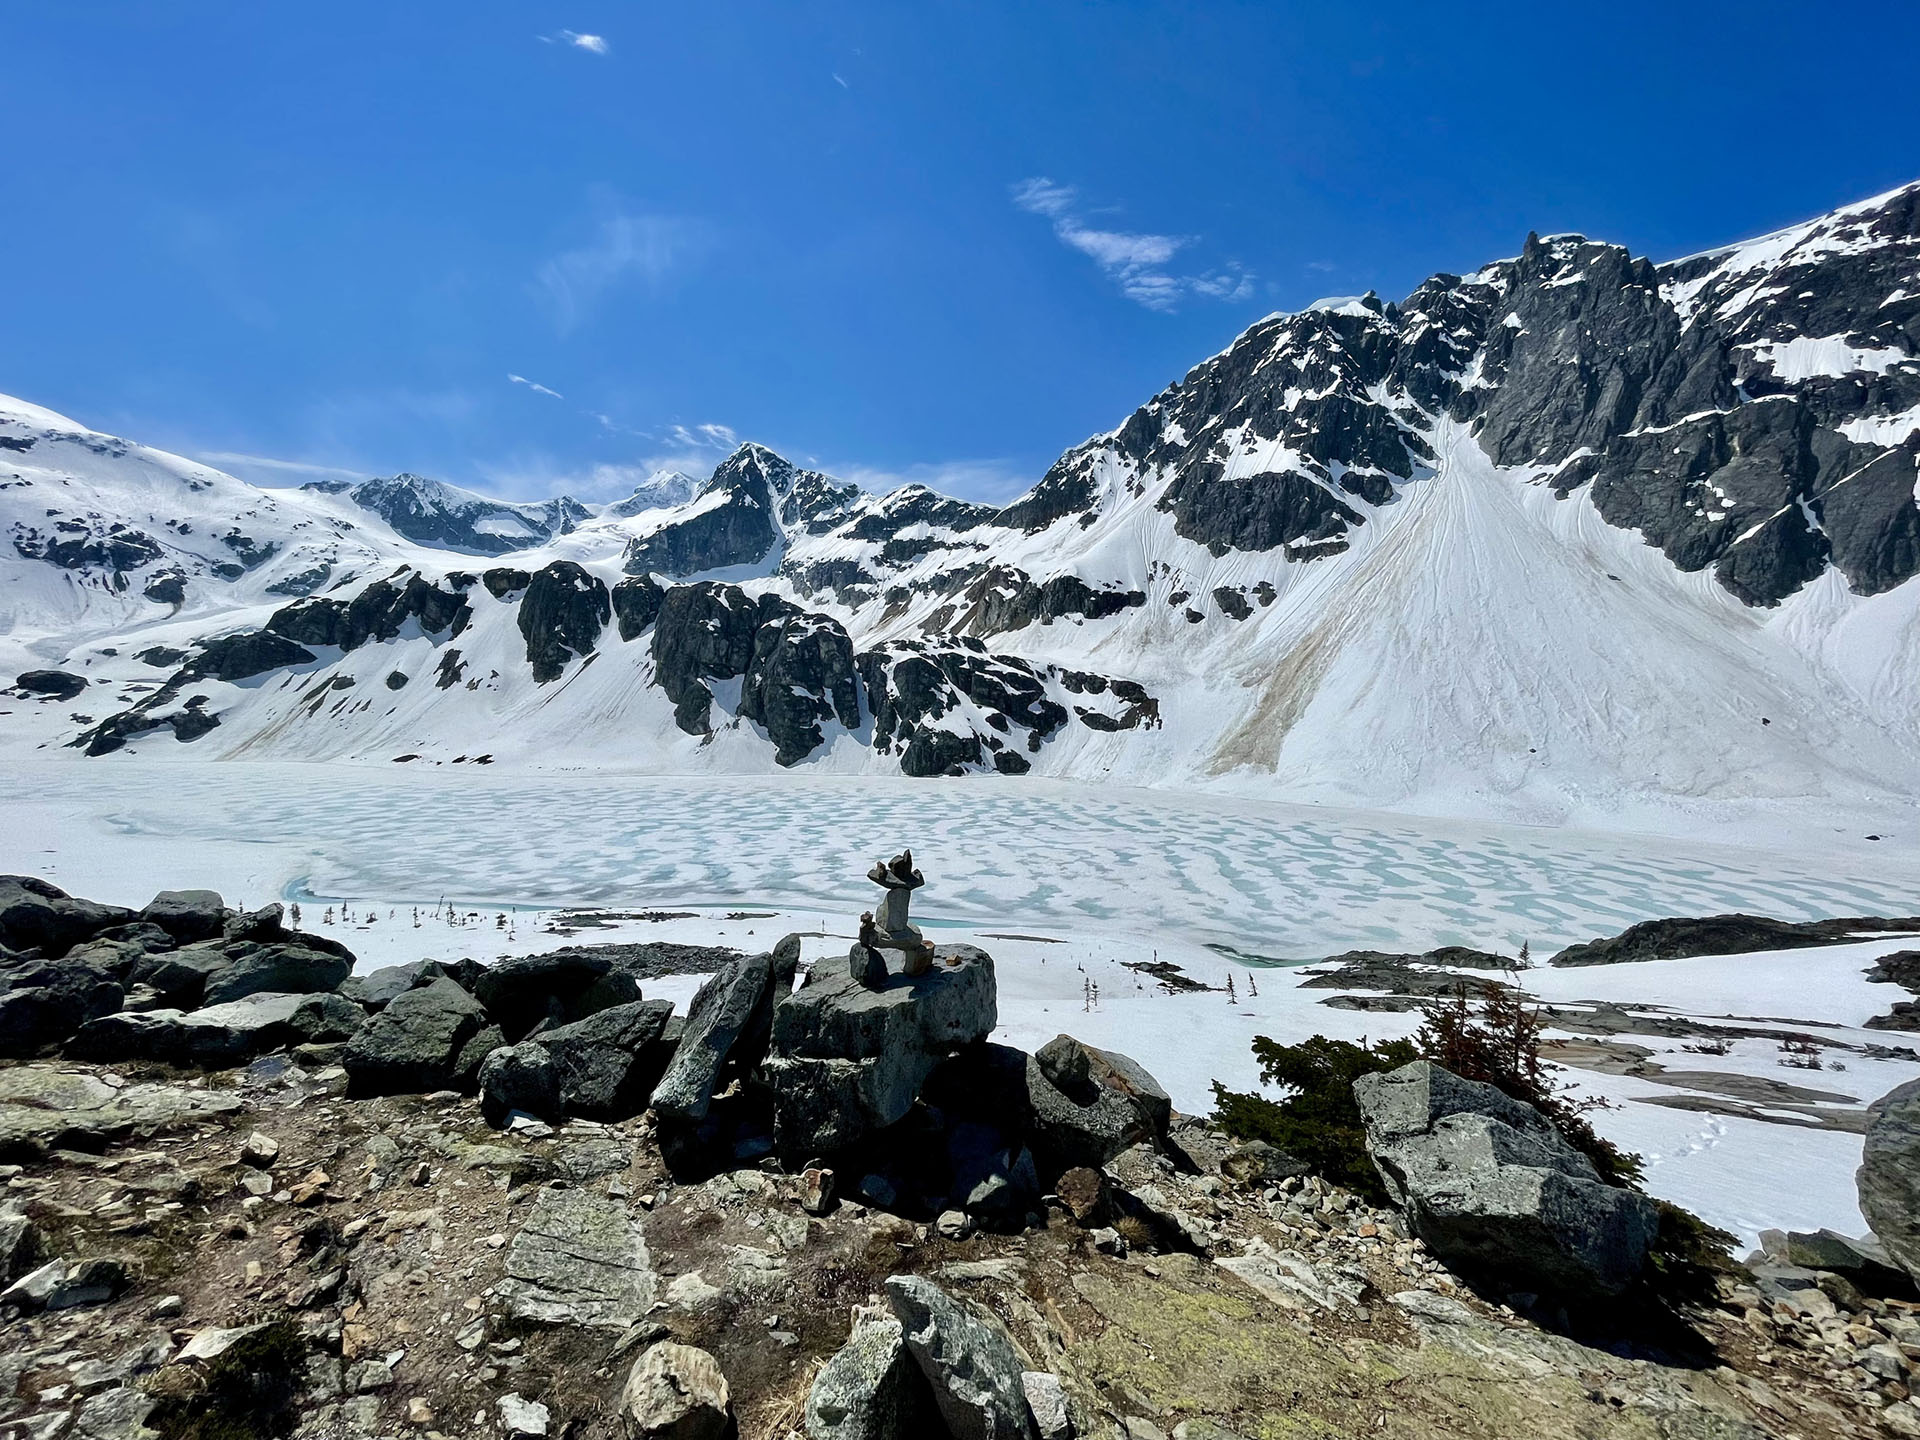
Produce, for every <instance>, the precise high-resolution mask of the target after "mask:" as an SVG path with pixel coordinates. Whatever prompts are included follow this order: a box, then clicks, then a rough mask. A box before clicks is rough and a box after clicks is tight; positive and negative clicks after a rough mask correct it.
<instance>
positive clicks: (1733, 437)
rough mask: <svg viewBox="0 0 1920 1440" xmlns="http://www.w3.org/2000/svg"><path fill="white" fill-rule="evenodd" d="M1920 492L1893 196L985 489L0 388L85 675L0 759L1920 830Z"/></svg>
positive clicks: (1415, 334)
mask: <svg viewBox="0 0 1920 1440" xmlns="http://www.w3.org/2000/svg"><path fill="white" fill-rule="evenodd" d="M1917 476H1920V185H1913V186H1907V187H1905V188H1903V189H1900V190H1897V191H1894V192H1892V193H1891V194H1888V195H1883V196H1880V197H1877V198H1875V199H1873V200H1869V201H1865V202H1862V203H1860V204H1857V205H1851V206H1847V207H1845V208H1843V209H1841V210H1837V211H1835V212H1833V213H1832V214H1830V215H1826V216H1822V217H1820V218H1819V219H1817V220H1813V221H1810V222H1808V223H1806V224H1804V225H1799V226H1795V227H1793V228H1791V229H1788V230H1784V231H1781V232H1779V233H1777V234H1774V235H1769V236H1765V237H1763V238H1761V239H1758V240H1754V241H1750V242H1747V243H1744V244H1740V245H1735V246H1731V247H1728V248H1726V249H1724V250H1718V251H1714V252H1712V253H1709V254H1705V255H1699V256H1694V257H1691V258H1689V259H1685V260H1680V261H1675V262H1672V263H1669V264H1654V263H1651V262H1649V261H1647V260H1644V259H1639V258H1636V257H1634V256H1632V255H1630V254H1629V253H1628V252H1627V251H1626V250H1625V249H1623V248H1621V247H1619V246H1616V245H1608V244H1604V243H1601V242H1597V241H1591V240H1587V239H1584V238H1582V237H1580V236H1572V235H1562V236H1550V237H1547V238H1545V239H1542V238H1540V237H1538V236H1528V237H1527V240H1526V243H1525V245H1524V246H1523V247H1522V249H1521V251H1520V253H1519V255H1518V256H1516V257H1514V258H1512V259H1507V260H1500V261H1496V262H1494V263H1492V264H1489V265H1487V266H1485V267H1484V268H1482V269H1481V270H1479V271H1476V272H1475V273H1473V274H1471V275H1467V276H1455V275H1436V276H1435V277H1433V278H1432V279H1431V280H1429V281H1427V282H1426V283H1425V284H1423V285H1422V286H1420V287H1419V288H1418V289H1417V290H1415V291H1414V292H1413V294H1412V295H1410V296H1408V297H1407V298H1406V299H1405V300H1403V301H1401V302H1399V303H1397V304H1395V303H1388V302H1385V301H1382V300H1381V299H1379V298H1378V297H1376V296H1374V295H1371V294H1369V295H1365V296H1360V297H1357V298H1353V299H1346V300H1339V301H1326V302H1322V303H1320V304H1318V305H1316V306H1313V307H1312V308H1310V309H1308V310H1305V311H1302V312H1300V313H1297V314H1290V315H1275V316H1272V317H1269V318H1268V319H1265V320H1262V321H1261V322H1259V323H1258V324H1256V325H1254V326H1253V327H1252V328H1250V329H1249V330H1247V331H1246V332H1245V333H1244V334H1243V335H1241V336H1240V337H1239V338H1238V339H1237V340H1235V341H1234V343H1233V344H1232V345H1231V346H1229V347H1228V348H1227V349H1226V350H1225V351H1223V352H1221V353H1220V354H1219V355H1216V356H1214V357H1213V358H1211V359H1209V360H1206V361H1204V362H1202V363H1201V364H1200V365H1198V366H1196V367H1195V368H1194V369H1193V370H1192V371H1190V372H1189V373H1188V374H1187V375H1186V377H1185V378H1184V379H1182V380H1180V381H1179V382H1177V383H1175V384H1173V385H1170V386H1168V387H1167V388H1166V389H1165V390H1163V391H1162V392H1161V393H1160V394H1159V395H1156V396H1154V397H1153V398H1152V399H1151V400H1149V401H1148V402H1147V403H1146V404H1145V405H1143V406H1141V407H1140V408H1139V409H1138V410H1136V411H1134V412H1133V413H1132V414H1131V415H1130V416H1128V417H1127V419H1126V420H1125V421H1124V422H1123V423H1122V424H1121V425H1120V426H1119V427H1118V428H1117V429H1115V430H1113V431H1111V432H1110V433H1108V434H1105V435H1100V436H1096V437H1094V438H1093V439H1091V440H1088V441H1086V442H1085V443H1083V444H1081V445H1078V446H1076V447H1074V448H1073V449H1071V450H1069V451H1068V452H1067V453H1066V454H1065V455H1063V456H1062V457H1061V458H1060V459H1059V460H1058V461H1057V462H1056V463H1055V464H1054V465H1053V467H1052V468H1051V469H1049V470H1048V471H1047V473H1046V475H1045V476H1044V477H1042V478H1041V480H1040V481H1039V483H1038V484H1036V485H1035V486H1034V487H1033V488H1032V489H1031V490H1029V491H1028V492H1027V493H1026V494H1025V495H1023V496H1021V497H1020V498H1019V499H1017V500H1015V501H1014V502H1013V503H1012V504H1010V505H1006V506H1000V507H993V506H984V505H978V504H974V503H970V502H967V501H964V500H957V499H952V498H949V497H946V496H942V495H939V494H936V493H935V492H933V491H931V490H928V489H926V488H924V487H921V486H908V487H905V488H903V489H899V490H895V491H893V492H891V493H888V494H885V495H874V494H869V493H867V492H865V491H862V490H861V489H859V488H858V487H856V486H853V485H848V484H845V483H842V482H840V481H838V480H835V479H834V478H833V477H831V476H828V475H823V474H820V473H818V472H816V471H811V470H806V469H802V468H799V467H796V466H794V465H792V464H790V463H789V462H788V461H786V460H784V459H783V458H782V457H780V456H779V455H777V454H775V453H774V452H773V451H771V450H768V449H766V448H765V447H763V446H759V445H751V444H749V445H743V446H742V447H740V449H739V450H738V451H736V452H735V453H734V454H733V455H731V456H730V457H728V458H727V459H726V460H725V461H724V462H723V463H722V464H721V465H720V466H719V467H718V468H716V469H715V470H714V472H713V473H712V474H711V475H710V476H708V477H707V478H706V479H705V480H704V481H700V482H698V483H696V482H695V481H693V480H691V479H689V478H688V477H686V476H683V475H679V474H675V473H662V474H659V475H655V476H653V477H651V478H650V479H649V480H648V481H647V482H646V483H645V484H643V485H642V486H640V487H639V488H638V489H637V490H636V491H635V493H634V495H633V496H632V497H630V498H629V499H627V500H625V501H621V502H618V503H616V504H612V505H607V506H603V507H598V508H595V507H590V506H586V505H582V504H580V503H578V502H576V501H574V500H572V499H569V498H566V497H561V498H559V499H555V500H550V501H546V502H542V503H538V504H509V503H506V502H502V501H498V500H492V499H489V498H486V497H484V496H480V495H475V494H472V493H470V492H467V491H462V490H458V489H456V488H454V487H452V486H448V485H443V484H439V483H437V482H435V481H431V480H424V479H421V478H420V477H418V476H413V475H398V476H395V477H393V478H391V479H385V480H369V481H365V482H362V483H358V484H344V485H343V484H335V483H331V482H330V483H327V484H322V485H315V486H308V487H306V488H304V489H302V490H294V491H280V490H263V489H259V488H256V487H254V486H251V485H248V484H245V483H243V482H241V481H239V480H236V479H234V478H232V477H230V476H227V475H224V474H222V473H220V472H218V471H214V470H211V469H209V468H207V467H205V466H202V465H197V464H194V463H192V462H190V461H186V460H182V459H179V458H177V457H174V456H170V455H165V454H163V453H160V452H157V451H152V450H148V449H146V448H144V447H141V446H138V445H134V444H131V443H129V442H126V441H122V440H118V439H114V438H111V437H109V436H105V435H100V434H96V433H95V432H93V431H90V430H87V429H86V428H84V427H83V426H80V425H78V424H75V423H74V422H72V421H70V420H66V419H64V418H62V417H60V416H58V415H54V414H52V413H50V412H48V411H44V410H40V409H37V408H36V407H33V406H31V405H27V404H24V403H21V402H13V401H8V402H0V525H3V526H4V527H5V530H6V537H7V540H8V541H9V542H10V544H9V545H8V547H7V550H6V552H5V556H4V560H0V608H4V610H5V611H6V613H7V614H8V615H9V616H10V617H11V619H10V623H9V625H8V627H7V628H6V630H5V632H4V633H3V634H0V660H8V661H11V663H12V665H13V668H14V670H17V671H26V670H33V669H60V670H65V671H67V672H70V673H71V674H73V675H77V676H79V677H82V678H84V679H85V680H87V681H88V682H89V684H88V686H87V687H86V689H85V690H84V691H83V692H82V693H81V694H80V695H79V696H78V697H77V698H75V699H71V700H55V699H42V700H31V699H29V698H27V697H29V696H31V695H34V694H43V693H44V694H50V693H51V692H45V691H32V690H26V691H21V692H19V693H18V695H17V696H16V698H15V701H14V702H13V703H12V704H11V705H10V706H9V709H10V713H9V714H7V715H5V716H0V744H9V743H11V744H41V745H46V746H49V747H54V746H72V747H75V748H76V749H77V750H78V751H79V752H81V753H84V754H91V755H108V754H113V755H119V756H122V757H124V755H125V754H126V753H127V752H136V753H140V754H149V755H150V754H158V753H167V752H168V751H169V750H170V748H171V747H174V746H176V744H177V742H179V741H188V740H190V741H191V742H192V743H193V746H194V751H193V752H192V753H195V754H214V755H221V756H233V757H239V756H281V757H308V758H320V757H353V758H357V759H362V760H369V761H372V760H379V761H391V760H395V759H400V758H402V757H413V758H410V759H408V760H407V761H406V763H410V764H418V763H451V762H453V761H456V760H469V761H470V760H472V759H474V758H475V757H479V756H486V757H488V758H491V759H497V760H502V761H505V760H522V761H533V760H550V761H554V762H556V763H568V764H581V763H585V764H616V765H623V766H631V767H638V768H643V769H655V770H662V771H679V770H688V769H701V768H717V769H725V770H732V771H752V770H754V769H757V768H760V767H771V766H775V765H799V764H805V765H811V766H815V767H819V768H822V769H827V770H833V771H856V772H864V771H871V770H904V771H906V772H907V773H909V774H915V775H927V774H944V773H949V772H960V773H964V772H970V771H985V772H997V773H1000V774H1005V775H1018V774H1025V773H1028V772H1029V771H1032V772H1035V773H1041V774H1051V775H1059V776H1067V777H1076V778H1114V779H1120V780H1125V781H1128V782H1132V783H1161V782H1179V783H1192V782H1199V781H1205V780H1213V779H1218V780H1222V781H1224V782H1226V783H1229V784H1232V785H1235V786H1239V787H1242V788H1252V789H1256V790H1259V791H1262V792H1264V793H1276V794H1278V793H1284V794H1288V795H1292V796H1297V797H1302V798H1318V799H1326V800H1330V801H1331V800H1338V801H1341V802H1344V803H1367V804H1382V805H1406V806H1423V807H1429V808H1439V809H1443V810H1446V811H1450V812H1459V811H1471V812H1476V813H1477V812H1483V811H1498V812H1501V813H1506V814H1511V815H1517V816H1522V817H1527V818H1541V819H1549V818H1567V817H1570V816H1573V817H1577V816H1582V815H1603V814H1606V813H1609V812H1612V811H1615V810H1617V809H1619V808H1621V807H1625V806H1631V805H1635V804H1641V803H1663V804H1664V803H1669V802H1690V801H1695V800H1709V801H1721V800H1731V801H1744V800H1750V799H1761V800H1764V799H1795V798H1804V799H1822V798H1825V799H1835V800H1843V799H1844V800H1849V801H1852V800H1860V799H1863V798H1864V799H1867V800H1869V801H1872V800H1874V799H1876V798H1889V797H1898V798H1899V799H1901V801H1902V802H1903V803H1912V802H1913V800H1914V799H1915V797H1916V796H1920V728H1917V727H1916V721H1920V586H1917V585H1915V584H1914V583H1913V580H1914V576H1915V575H1916V573H1917V572H1920V504H1916V477H1917ZM49 683H51V682H49Z"/></svg>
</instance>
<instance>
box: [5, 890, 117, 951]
mask: <svg viewBox="0 0 1920 1440" xmlns="http://www.w3.org/2000/svg"><path fill="white" fill-rule="evenodd" d="M133 918H134V914H133V911H131V910H126V909H123V908H121V907H120V906H118V905H96V904H94V903H93V901H91V900H80V899H76V898H75V897H74V896H71V895H69V894H67V892H66V891H64V890H62V889H61V888H60V887H59V886H57V885H50V884H48V883H47V882H46V881H45V880H42V879H40V878H39V877H38V876H34V875H0V947H4V948H5V949H8V950H39V951H40V952H41V953H43V954H46V955H64V954H65V953H66V952H67V950H68V949H70V948H71V947H72V946H74V945H77V944H79V943H80V942H81V941H82V940H85V939H87V938H89V937H90V936H92V935H94V934H96V933H98V932H99V931H101V930H105V929H107V928H108V927H109V926H112V925H124V924H126V923H127V922H128V921H130V920H132V919H133Z"/></svg>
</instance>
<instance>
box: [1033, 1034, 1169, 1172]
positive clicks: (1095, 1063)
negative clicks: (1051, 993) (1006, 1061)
mask: <svg viewBox="0 0 1920 1440" xmlns="http://www.w3.org/2000/svg"><path fill="white" fill-rule="evenodd" d="M1027 1105H1028V1107H1029V1109H1030V1110H1031V1112H1032V1126H1033V1129H1032V1145H1033V1150H1034V1156H1035V1159H1036V1160H1037V1161H1038V1163H1039V1165H1040V1168H1041V1171H1042V1173H1043V1175H1045V1176H1052V1175H1058V1174H1059V1173H1060V1172H1061V1171H1063V1170H1071V1169H1074V1168H1076V1167H1078V1166H1086V1167H1087V1168H1089V1169H1093V1170H1098V1169H1099V1168H1100V1167H1101V1166H1102V1165H1105V1164H1106V1163H1107V1162H1108V1161H1109V1160H1111V1159H1113V1157H1114V1156H1116V1155H1118V1154H1120V1153H1121V1152H1122V1151H1124V1150H1126V1149H1128V1148H1129V1147H1131V1146H1134V1145H1141V1144H1146V1145H1160V1144H1162V1143H1164V1141H1165V1140H1166V1135H1167V1125H1168V1123H1169V1121H1171V1119H1172V1118H1173V1101H1172V1100H1171V1099H1170V1098H1169V1097H1168V1095H1167V1092H1166V1091H1165V1090H1164V1089H1162V1088H1161V1086H1160V1083H1159V1081H1157V1080H1155V1079H1154V1078H1153V1076H1151V1075H1149V1074H1148V1073H1147V1072H1146V1070H1145V1069H1144V1068H1143V1067H1142V1066H1141V1065H1140V1064H1139V1063H1138V1062H1137V1061H1135V1060H1132V1059H1130V1058H1129V1057H1127V1056H1125V1055H1122V1054H1120V1053H1119V1052H1118V1051H1115V1050H1100V1049H1096V1048H1095V1047H1094V1046H1092V1045H1088V1044H1086V1043H1085V1042H1083V1041H1080V1040H1076V1039H1074V1038H1073V1037H1072V1036H1071V1035H1056V1036H1055V1037H1054V1038H1053V1039H1051V1040H1049V1041H1048V1042H1047V1043H1046V1044H1045V1045H1043V1046H1041V1047H1040V1049H1039V1050H1038V1051H1037V1052H1036V1053H1035V1054H1034V1055H1033V1057H1032V1058H1031V1059H1029V1060H1028V1061H1027Z"/></svg>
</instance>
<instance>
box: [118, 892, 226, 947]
mask: <svg viewBox="0 0 1920 1440" xmlns="http://www.w3.org/2000/svg"><path fill="white" fill-rule="evenodd" d="M227 917H228V910H227V902H226V901H225V900H222V899H221V898H220V892H219V891H218V890H162V891H161V892H160V893H159V894H158V895H156V896H154V897H153V899H151V900H149V901H148V902H147V904H146V907H145V908H144V909H143V910H141V912H140V918H141V919H142V920H145V921H146V922H147V923H148V924H150V925H158V926H159V927H160V928H161V929H162V930H164V931H166V932H167V933H168V934H169V935H171V936H172V937H173V938H174V939H175V940H177V941H179V942H180V943H181V944H183V945H185V944H190V943H192V942H193V941H195V940H212V939H214V938H215V937H216V936H218V935H219V934H220V933H221V931H222V930H223V929H225V928H226V923H227Z"/></svg>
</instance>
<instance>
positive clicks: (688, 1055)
mask: <svg viewBox="0 0 1920 1440" xmlns="http://www.w3.org/2000/svg"><path fill="white" fill-rule="evenodd" d="M786 975H787V979H788V983H789V984H791V983H792V976H793V972H792V970H791V968H789V969H787V970H786ZM773 983H774V957H773V956H771V955H743V956H742V957H741V958H740V959H738V960H735V961H734V962H732V963H731V964H730V965H728V966H727V967H726V968H725V969H723V970H721V971H720V972H719V973H718V974H716V975H715V976H714V977H713V978H712V979H710V980H708V981H707V983H706V984H704V985H702V986H701V987H700V989H699V992H698V993H697V994H695V996H694V997H693V1003H692V1004H691V1005H689V1006H688V1007H687V1023H686V1028H685V1029H684V1030H683V1031H682V1032H681V1035H680V1043H679V1045H678V1046H676V1047H675V1049H674V1052H673V1059H672V1060H671V1061H670V1062H669V1063H668V1065H667V1069H666V1073H665V1074H664V1075H663V1076H662V1077H661V1079H660V1083H659V1084H658V1085H656V1086H655V1087H654V1091H653V1101H652V1103H653V1108H654V1110H655V1111H656V1112H657V1113H658V1114H659V1115H660V1116H661V1118H662V1119H665V1120H668V1121H670V1122H678V1123H682V1124H685V1123H689V1122H693V1121H698V1120H702V1119H704V1118H705V1117H706V1113H707V1107H708V1106H709V1105H711V1104H712V1103H713V1091H714V1082H715V1081H717V1080H718V1079H719V1077H720V1069H721V1066H723V1065H724V1064H726V1062H727V1059H728V1057H729V1056H730V1055H731V1054H732V1052H733V1049H734V1046H735V1045H736V1044H737V1043H738V1042H739V1041H741V1040H742V1038H743V1037H748V1036H751V1035H753V1034H754V1033H755V1032H756V1031H759V1030H760V1029H761V1027H762V1026H764V1024H765V1023H766V1018H767V1014H768V1011H769V1010H770V1007H771V1005H772V996H773ZM809 988H811V987H809Z"/></svg>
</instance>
